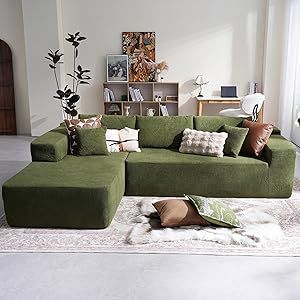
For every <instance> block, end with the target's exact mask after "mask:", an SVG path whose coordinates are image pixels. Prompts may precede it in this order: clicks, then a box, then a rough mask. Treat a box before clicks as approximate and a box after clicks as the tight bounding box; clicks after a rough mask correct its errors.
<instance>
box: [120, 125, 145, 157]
mask: <svg viewBox="0 0 300 300" xmlns="http://www.w3.org/2000/svg"><path fill="white" fill-rule="evenodd" d="M139 131H140V130H139V129H132V128H128V127H125V128H123V129H121V130H119V136H120V142H121V144H120V149H121V151H128V152H141V149H140V148H139Z"/></svg>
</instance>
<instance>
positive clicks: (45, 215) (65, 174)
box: [3, 153, 127, 229]
mask: <svg viewBox="0 0 300 300" xmlns="http://www.w3.org/2000/svg"><path fill="white" fill-rule="evenodd" d="M126 157H127V153H112V154H110V155H109V156H85V157H76V156H71V155H68V156H66V157H65V158H64V159H63V160H61V161H59V162H56V163H53V162H33V163H31V164H30V165H29V166H27V167H26V168H25V169H24V170H22V171H21V172H20V173H18V174H17V175H15V176H14V177H13V178H11V179H10V180H8V181H7V182H6V183H5V184H4V186H3V199H4V207H5V212H6V217H7V221H8V224H9V225H11V226H15V227H57V228H86V229H89V228H90V229H92V228H105V227H107V226H108V225H109V224H110V222H111V221H112V219H113V217H114V214H115V211H116V209H117V207H118V205H119V202H120V199H121V197H122V196H123V194H124V192H125V185H124V184H125V178H124V176H125V163H124V161H125V159H126Z"/></svg>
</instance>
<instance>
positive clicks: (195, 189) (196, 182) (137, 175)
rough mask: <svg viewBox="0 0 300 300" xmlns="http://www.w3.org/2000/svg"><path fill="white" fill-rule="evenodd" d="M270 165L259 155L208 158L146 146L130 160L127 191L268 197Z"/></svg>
mask: <svg viewBox="0 0 300 300" xmlns="http://www.w3.org/2000/svg"><path fill="white" fill-rule="evenodd" d="M268 176H269V166H268V163H267V162H264V161H262V160H258V159H255V158H249V157H243V156H239V157H237V158H233V157H222V158H217V157H208V156H201V155H195V154H183V153H179V152H178V151H177V150H171V149H153V148H147V149H145V148H144V149H142V152H141V153H130V154H129V155H128V157H127V159H126V176H125V178H126V194H127V195H142V196H182V195H183V194H184V193H185V194H194V195H201V196H207V197H264V196H265V195H267V194H268V192H269V185H268Z"/></svg>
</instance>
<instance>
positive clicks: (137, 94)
mask: <svg viewBox="0 0 300 300" xmlns="http://www.w3.org/2000/svg"><path fill="white" fill-rule="evenodd" d="M129 94H130V97H131V100H132V101H133V102H141V101H144V98H143V96H142V93H141V91H140V89H135V88H133V87H131V86H130V87H129Z"/></svg>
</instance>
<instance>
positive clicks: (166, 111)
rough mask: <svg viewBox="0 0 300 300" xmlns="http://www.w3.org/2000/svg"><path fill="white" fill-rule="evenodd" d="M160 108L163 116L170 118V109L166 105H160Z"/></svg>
mask: <svg viewBox="0 0 300 300" xmlns="http://www.w3.org/2000/svg"><path fill="white" fill-rule="evenodd" d="M159 107H160V111H161V114H162V115H163V116H169V112H168V108H167V106H166V105H162V104H160V105H159Z"/></svg>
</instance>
